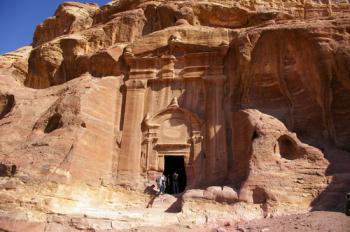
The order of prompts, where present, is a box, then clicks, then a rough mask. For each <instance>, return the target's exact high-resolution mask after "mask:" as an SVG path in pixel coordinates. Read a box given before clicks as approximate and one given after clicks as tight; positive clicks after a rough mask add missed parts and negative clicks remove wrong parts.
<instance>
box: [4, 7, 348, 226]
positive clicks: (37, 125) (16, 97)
mask: <svg viewBox="0 0 350 232" xmlns="http://www.w3.org/2000/svg"><path fill="white" fill-rule="evenodd" d="M221 77H222V78H221ZM219 78H221V79H219ZM349 78H350V5H349V2H347V1H342V0H337V1H298V0H296V1H289V0H287V1H280V0H274V1H266V0H261V1H245V0H240V1H224V0H222V1H219V0H217V1H216V0H212V1H148V0H135V1H131V0H115V1H112V2H110V3H108V4H106V5H104V6H101V7H99V6H98V5H96V4H84V3H76V2H67V3H64V4H62V5H60V6H59V7H58V9H57V10H56V12H55V15H54V16H53V17H50V18H48V19H46V20H45V21H44V22H42V23H41V24H40V25H38V26H37V28H36V30H35V33H34V38H33V43H32V45H31V46H27V47H23V48H21V49H18V50H17V51H14V52H11V53H7V54H4V55H1V56H0V135H1V136H0V217H1V220H0V230H1V229H4V230H9V231H23V230H24V229H23V228H26V231H30V230H32V231H59V230H63V231H69V230H72V231H75V230H83V231H91V230H95V231H100V230H102V231H103V230H107V231H112V230H122V229H130V228H136V227H137V228H138V227H143V226H146V227H147V228H148V227H149V226H165V225H173V224H180V225H182V226H186V225H188V226H189V227H192V226H193V225H201V226H203V227H201V228H205V227H206V228H211V227H212V226H218V225H225V224H227V223H231V224H232V223H235V222H237V221H240V220H243V221H246V220H253V219H261V218H264V217H275V216H280V215H286V214H295V213H306V212H308V211H310V210H335V211H343V210H344V205H345V203H344V202H345V193H346V192H350V188H349V186H350V169H349V167H350V79H349ZM145 79H146V82H145ZM218 86H219V87H218ZM220 86H221V89H220ZM139 89H145V92H144V93H142V94H144V95H141V92H140V91H139ZM132 94H135V95H132ZM130 96H132V97H130ZM174 99H178V102H177V100H174ZM140 105H142V107H143V108H142V110H138V109H139V108H138V107H139V106H140ZM218 109H219V110H218ZM157 112H160V113H159V114H157ZM168 112H170V115H177V116H176V117H180V116H181V114H184V115H185V116H186V117H187V119H186V120H189V121H190V124H191V129H193V128H194V129H193V130H192V132H191V133H192V134H191V136H190V138H189V141H190V142H188V144H187V142H186V144H185V146H184V144H183V142H181V143H179V144H175V145H176V146H178V147H180V148H179V149H185V148H186V147H187V146H189V147H191V149H190V152H189V153H190V154H191V155H193V154H194V155H193V156H195V157H193V156H191V155H190V156H189V158H188V159H189V160H190V161H189V162H193V163H191V164H189V165H188V167H186V171H187V176H188V180H189V181H188V182H189V183H190V180H191V181H193V182H191V183H193V184H192V185H190V184H188V186H187V189H186V191H185V192H184V193H183V194H180V195H178V196H175V197H174V196H170V195H165V196H162V197H159V198H155V197H154V194H155V190H154V188H153V187H152V184H154V182H152V178H153V177H152V175H154V173H157V172H159V171H160V170H161V168H160V169H157V167H153V166H152V165H154V164H153V163H152V162H153V161H152V160H149V158H144V157H145V156H146V155H147V157H148V154H149V153H148V149H149V148H148V147H147V150H145V149H146V148H144V146H145V145H144V144H146V143H147V142H149V141H151V139H153V140H152V141H155V142H156V140H157V139H154V138H151V139H150V137H147V136H150V135H151V136H153V134H160V135H161V136H162V133H163V132H162V133H160V132H156V133H155V132H154V131H152V128H155V127H156V126H154V125H153V124H152V123H153V122H157V121H156V120H158V119H159V118H161V116H162V115H165V114H167V113H168ZM179 112H180V113H181V114H180V113H179ZM179 115H180V116H179ZM151 116H152V117H151ZM181 117H182V116H181ZM131 119H133V120H136V121H135V125H134V124H127V123H125V122H128V120H131ZM152 120H153V121H152ZM159 120H160V119H159ZM133 122H134V121H133ZM178 122H179V121H169V123H168V124H164V125H167V127H166V129H164V130H165V132H169V133H170V134H171V133H173V134H175V135H176V134H177V133H178V131H180V132H181V131H184V132H183V133H184V134H186V135H187V132H186V130H187V129H188V128H189V127H188V128H186V127H185V129H184V130H183V128H184V127H183V125H182V124H181V125H178V124H177V123H178ZM197 124H200V125H204V126H203V127H199V126H198V125H197ZM169 125H170V126H169ZM192 126H193V128H192ZM144 127H149V128H150V129H149V131H146V130H145V129H144ZM164 127H165V126H164ZM173 127H174V128H175V129H174V128H173ZM135 128H136V129H135ZM161 128H163V124H162V126H161ZM198 128H201V129H198ZM203 128H207V129H203ZM136 130H137V133H135V131H136ZM138 131H140V132H138ZM180 132H179V133H180ZM138 133H139V134H138ZM147 133H148V134H147ZM152 133H153V134H152ZM181 133H182V132H181ZM165 134H166V133H165ZM184 134H181V135H180V136H177V137H176V136H175V137H174V136H173V137H169V136H168V137H167V135H163V137H160V138H159V139H158V140H159V141H173V139H174V138H175V139H178V140H181V141H182V137H183V135H184ZM138 136H139V137H138ZM141 136H145V138H146V139H145V140H142V141H141V138H143V137H141ZM134 137H135V138H136V137H138V138H137V139H136V140H132V141H138V142H139V143H140V144H134V143H132V142H130V143H129V144H128V143H127V142H126V141H127V139H129V138H134ZM166 139H168V140H166ZM202 141H203V142H202ZM201 142H202V144H201ZM141 143H142V145H141ZM164 144H165V145H167V146H166V147H165V145H164ZM169 144H170V145H169ZM169 144H166V143H165V142H163V144H157V145H156V146H155V149H158V148H157V146H158V147H161V148H162V149H168V150H167V151H168V152H169V151H171V152H174V151H173V150H171V149H173V147H174V146H175V145H174V143H171V142H170V143H169ZM199 144H201V145H199ZM208 144H214V145H215V146H212V145H208ZM137 146H140V148H136V147H137ZM162 146H163V147H165V148H163V147H162ZM183 147H185V148H183ZM137 149H139V150H137ZM159 149H160V148H159ZM169 149H170V150H169ZM198 149H199V150H200V152H199V153H198V156H197V155H196V154H197V153H195V152H194V151H197V150H198ZM181 151H182V150H181ZM157 152H162V151H161V150H157ZM133 153H136V154H137V155H138V156H140V157H138V158H137V159H134V158H133V157H131V156H132V154H133ZM130 157H131V158H130ZM129 159H130V160H132V161H128V160H129ZM144 159H146V161H145V165H144V166H143V163H142V162H143V161H144ZM157 159H159V158H157ZM185 159H187V158H186V157H185ZM130 162H131V163H130ZM154 162H156V161H154ZM157 162H158V161H157ZM185 162H188V161H186V160H185ZM203 163H204V164H203ZM196 165H198V166H199V167H201V168H200V169H199V170H198V169H195V168H193V167H197V166H196ZM154 166H157V165H154ZM163 166H164V164H163ZM126 171H131V173H132V176H131V177H132V184H130V182H125V181H124V175H122V174H123V172H126ZM129 178H130V176H129ZM129 180H130V179H129ZM150 206H152V207H150ZM203 230H204V229H203Z"/></svg>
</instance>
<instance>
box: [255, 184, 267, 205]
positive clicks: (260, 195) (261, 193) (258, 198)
mask: <svg viewBox="0 0 350 232" xmlns="http://www.w3.org/2000/svg"><path fill="white" fill-rule="evenodd" d="M266 201H267V194H266V192H265V189H263V188H260V187H256V188H255V189H254V190H253V203H254V204H265V203H266Z"/></svg>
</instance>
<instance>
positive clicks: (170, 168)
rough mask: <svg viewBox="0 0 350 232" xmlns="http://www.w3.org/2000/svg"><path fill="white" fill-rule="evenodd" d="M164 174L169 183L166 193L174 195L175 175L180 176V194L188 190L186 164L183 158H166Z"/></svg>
mask: <svg viewBox="0 0 350 232" xmlns="http://www.w3.org/2000/svg"><path fill="white" fill-rule="evenodd" d="M164 160H165V164H164V174H165V176H166V177H167V179H168V180H170V181H168V182H167V186H166V189H165V192H166V193H169V194H173V193H174V191H173V174H174V173H175V172H176V173H177V174H178V185H179V193H181V192H183V191H184V190H185V188H186V183H187V178H186V170H185V162H184V157H183V156H165V157H164Z"/></svg>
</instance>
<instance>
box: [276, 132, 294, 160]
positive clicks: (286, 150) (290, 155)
mask: <svg viewBox="0 0 350 232" xmlns="http://www.w3.org/2000/svg"><path fill="white" fill-rule="evenodd" d="M278 146H279V152H280V155H281V157H282V158H285V159H289V160H293V159H296V158H298V155H297V149H296V145H295V144H294V142H293V141H292V140H291V139H290V138H289V137H287V136H281V137H280V138H279V139H278Z"/></svg>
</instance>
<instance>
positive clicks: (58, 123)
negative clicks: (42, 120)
mask: <svg viewBox="0 0 350 232" xmlns="http://www.w3.org/2000/svg"><path fill="white" fill-rule="evenodd" d="M62 126H63V122H62V115H61V114H59V113H55V114H54V115H52V116H51V117H50V119H49V121H48V122H47V125H46V127H45V130H44V132H45V133H50V132H52V131H54V130H56V129H59V128H61V127H62Z"/></svg>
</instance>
